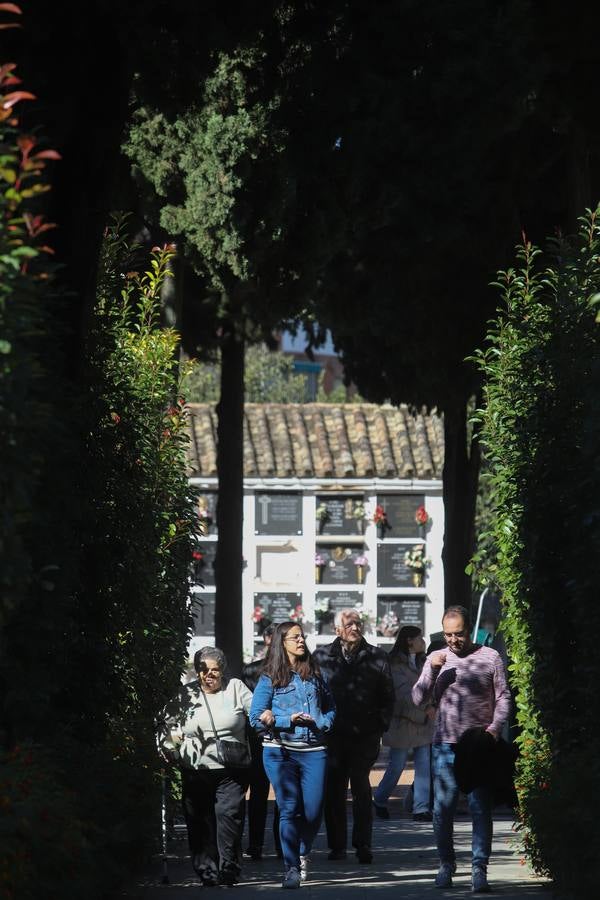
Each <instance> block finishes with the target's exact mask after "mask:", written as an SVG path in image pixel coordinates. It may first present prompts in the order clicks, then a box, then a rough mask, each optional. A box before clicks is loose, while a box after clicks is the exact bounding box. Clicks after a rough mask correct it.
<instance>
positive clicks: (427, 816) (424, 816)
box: [413, 812, 433, 822]
mask: <svg viewBox="0 0 600 900" xmlns="http://www.w3.org/2000/svg"><path fill="white" fill-rule="evenodd" d="M413 822H433V816H432V815H431V813H430V812H424V813H415V814H414V816H413Z"/></svg>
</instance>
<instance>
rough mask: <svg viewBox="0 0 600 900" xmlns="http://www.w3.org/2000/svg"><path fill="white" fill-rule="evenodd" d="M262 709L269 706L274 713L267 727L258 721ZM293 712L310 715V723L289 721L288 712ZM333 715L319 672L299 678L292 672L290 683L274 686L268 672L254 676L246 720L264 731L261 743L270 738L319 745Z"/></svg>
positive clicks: (325, 687) (330, 696)
mask: <svg viewBox="0 0 600 900" xmlns="http://www.w3.org/2000/svg"><path fill="white" fill-rule="evenodd" d="M266 709H270V710H271V711H272V713H273V715H274V717H275V723H274V725H273V726H272V728H270V729H266V728H265V726H264V725H263V723H262V722H261V721H260V716H261V714H262V713H263V712H264V711H265V710H266ZM297 712H305V713H308V714H309V715H310V716H312V718H313V719H314V725H312V724H311V725H307V724H301V725H300V724H292V722H291V721H290V719H291V716H292V715H293V714H294V713H297ZM334 719H335V703H334V700H333V696H332V694H331V691H330V690H329V688H328V687H327V685H326V683H325V681H324V680H323V679H322V678H320V677H319V676H315V677H314V678H311V679H309V680H308V681H303V680H302V679H301V678H300V676H299V675H298V674H297V673H296V672H293V673H292V678H291V680H290V683H289V684H288V685H286V686H285V687H277V688H274V687H273V683H272V681H271V679H270V678H269V677H268V675H261V676H260V678H259V679H258V684H257V685H256V690H255V691H254V696H253V697H252V706H251V707H250V724H251V725H252V727H253V728H256V729H257V731H263V732H266V733H265V737H264V742H265V744H268V743H270V742H274V743H283V744H287V745H289V744H316V745H320V746H322V745H323V744H324V742H325V735H326V733H327V732H328V731H330V730H331V726H332V725H333V720H334Z"/></svg>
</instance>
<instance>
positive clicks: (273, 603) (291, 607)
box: [254, 591, 302, 635]
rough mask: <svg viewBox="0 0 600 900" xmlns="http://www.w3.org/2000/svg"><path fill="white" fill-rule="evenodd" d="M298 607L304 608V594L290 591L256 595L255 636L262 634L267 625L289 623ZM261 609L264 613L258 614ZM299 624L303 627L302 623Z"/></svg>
mask: <svg viewBox="0 0 600 900" xmlns="http://www.w3.org/2000/svg"><path fill="white" fill-rule="evenodd" d="M298 606H302V594H296V593H292V592H289V591H288V592H285V593H276V592H275V591H264V592H262V593H257V594H254V620H255V621H254V634H255V635H260V634H262V632H263V630H264V629H265V628H266V627H267V625H277V624H278V623H279V622H289V621H290V618H291V617H292V616H293V615H294V613H295V611H296V607H298ZM259 608H262V610H263V612H262V613H260V612H258V610H259ZM259 617H260V618H259ZM298 624H299V625H301V624H302V622H298Z"/></svg>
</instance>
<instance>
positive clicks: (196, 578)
mask: <svg viewBox="0 0 600 900" xmlns="http://www.w3.org/2000/svg"><path fill="white" fill-rule="evenodd" d="M193 552H194V554H195V555H194V559H193V565H192V568H193V575H192V581H193V583H194V584H201V585H207V584H210V585H214V583H215V557H216V555H217V542H216V541H198V543H197V544H196V545H195V548H194V551H193Z"/></svg>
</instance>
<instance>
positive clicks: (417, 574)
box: [412, 572, 425, 587]
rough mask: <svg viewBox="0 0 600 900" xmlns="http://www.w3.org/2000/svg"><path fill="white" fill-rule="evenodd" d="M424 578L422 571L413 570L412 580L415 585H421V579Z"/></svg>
mask: <svg viewBox="0 0 600 900" xmlns="http://www.w3.org/2000/svg"><path fill="white" fill-rule="evenodd" d="M424 580H425V573H424V572H413V576H412V581H413V584H414V586H415V587H423V581H424Z"/></svg>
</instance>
